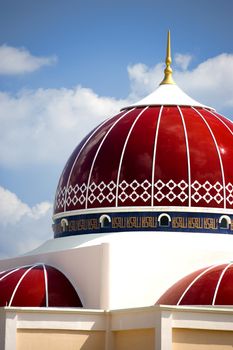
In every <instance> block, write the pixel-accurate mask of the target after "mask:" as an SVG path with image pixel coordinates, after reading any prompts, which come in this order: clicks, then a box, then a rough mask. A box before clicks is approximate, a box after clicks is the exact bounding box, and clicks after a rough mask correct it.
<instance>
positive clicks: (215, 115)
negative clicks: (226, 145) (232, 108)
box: [207, 110, 233, 136]
mask: <svg viewBox="0 0 233 350" xmlns="http://www.w3.org/2000/svg"><path fill="white" fill-rule="evenodd" d="M207 111H208V110H207ZM208 112H209V113H211V114H212V115H213V116H214V117H215V118H217V119H218V120H219V121H220V122H221V123H222V124H223V125H224V126H225V127H226V128H227V130H228V131H229V132H230V133H231V135H232V136H233V131H232V130H231V129H230V128H229V126H228V125H227V124H226V123H225V122H224V121H223V120H222V119H221V118H219V116H218V115H217V114H216V113H213V112H212V111H208ZM219 115H220V116H221V117H223V118H224V119H227V120H228V121H229V122H230V123H231V124H232V126H233V123H232V120H230V119H229V118H226V117H224V116H223V115H221V114H219Z"/></svg>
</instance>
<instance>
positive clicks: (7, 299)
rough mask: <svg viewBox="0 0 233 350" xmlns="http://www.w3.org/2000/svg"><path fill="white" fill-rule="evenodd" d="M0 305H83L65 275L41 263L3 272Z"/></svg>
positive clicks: (0, 283)
mask: <svg viewBox="0 0 233 350" xmlns="http://www.w3.org/2000/svg"><path fill="white" fill-rule="evenodd" d="M0 306H20V307H21V306H35V307H82V303H81V301H80V298H79V296H78V294H77V292H76V291H75V289H74V287H73V286H72V284H71V283H70V281H69V280H68V279H67V277H66V276H64V274H63V273H62V272H61V271H59V270H57V269H56V268H54V267H52V266H49V265H45V264H42V263H38V264H35V265H27V266H21V267H16V268H13V269H11V270H7V271H2V272H0Z"/></svg>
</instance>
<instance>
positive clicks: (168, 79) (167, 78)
mask: <svg viewBox="0 0 233 350" xmlns="http://www.w3.org/2000/svg"><path fill="white" fill-rule="evenodd" d="M165 63H166V68H165V69H164V79H163V81H162V82H161V83H160V85H163V84H175V82H174V80H173V78H172V69H171V63H172V58H171V39H170V30H169V31H168V33H167V56H166V60H165Z"/></svg>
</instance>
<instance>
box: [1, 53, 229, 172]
mask: <svg viewBox="0 0 233 350" xmlns="http://www.w3.org/2000/svg"><path fill="white" fill-rule="evenodd" d="M163 69H164V64H162V63H159V64H157V65H155V66H154V67H151V68H150V67H148V66H146V65H145V64H141V63H138V64H135V65H133V66H129V67H128V74H129V79H130V84H131V92H130V95H129V97H128V98H127V99H125V100H117V99H114V98H111V97H103V96H98V95H97V94H96V93H95V92H94V91H92V90H91V89H87V88H83V87H81V86H77V87H75V88H73V89H65V88H61V89H38V90H35V91H21V92H19V93H18V94H16V95H10V94H8V93H4V92H2V93H0V111H1V112H0V125H1V128H0V165H2V166H4V167H8V168H10V167H24V166H26V165H32V164H37V165H40V164H41V165H42V164H43V165H46V164H47V165H48V164H55V165H59V166H62V165H63V164H64V162H65V161H66V159H67V157H68V156H69V155H70V153H71V151H72V150H73V149H74V147H75V146H76V145H77V144H78V143H79V142H80V141H81V139H82V138H83V137H84V136H85V135H86V134H87V133H88V132H90V130H91V129H92V128H94V127H95V126H96V125H97V124H99V123H100V122H101V121H102V120H104V119H105V118H108V117H110V116H111V115H114V114H115V113H118V112H119V110H120V108H121V107H123V106H126V105H128V104H129V103H131V102H132V101H137V100H139V99H141V98H142V97H144V96H145V95H147V94H149V93H150V92H151V91H153V90H154V89H155V88H156V87H157V86H158V84H159V83H160V82H161V80H162V78H163ZM231 76H233V55H229V54H228V55H227V54H222V55H219V56H216V57H214V58H211V59H208V60H206V61H205V62H203V63H201V64H199V65H198V66H197V67H196V68H194V69H193V70H188V69H187V70H185V71H183V70H180V71H179V70H176V71H175V70H174V79H175V81H176V82H177V83H178V85H179V86H180V87H181V88H182V89H184V91H185V92H187V93H188V94H189V95H190V96H191V97H193V98H195V99H197V100H198V101H200V102H202V103H204V104H207V105H211V106H213V107H215V108H216V109H217V110H218V111H219V112H223V111H224V109H227V108H228V109H229V108H232V107H233V80H232V79H231V78H230V77H231Z"/></svg>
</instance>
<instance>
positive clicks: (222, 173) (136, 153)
mask: <svg viewBox="0 0 233 350" xmlns="http://www.w3.org/2000/svg"><path fill="white" fill-rule="evenodd" d="M232 135H233V125H232V123H231V122H230V121H229V120H227V119H226V118H224V117H222V116H220V115H218V114H217V113H214V112H212V111H209V110H207V109H204V108H192V107H178V106H151V107H146V108H143V107H141V108H140V107H138V108H134V109H130V110H127V111H123V112H121V113H120V114H118V115H117V116H115V117H113V118H111V119H109V120H107V121H106V122H104V123H103V124H102V125H100V126H99V127H98V128H96V129H95V130H94V131H93V132H92V133H91V134H90V135H89V136H88V137H87V138H86V139H84V140H83V141H82V142H81V144H80V145H78V147H77V148H76V149H75V151H74V152H73V154H72V155H71V157H70V159H69V160H68V162H67V164H66V166H65V169H64V171H63V174H62V176H61V179H60V181H59V185H58V189H57V194H56V202H55V214H57V213H62V212H68V211H76V210H83V209H87V210H88V209H93V208H110V207H111V208H112V207H113V208H118V207H132V206H135V207H138V206H140V207H161V206H181V207H201V208H203V207H205V208H221V209H232V208H233V185H232V184H233V171H232V161H233V136H232Z"/></svg>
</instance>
